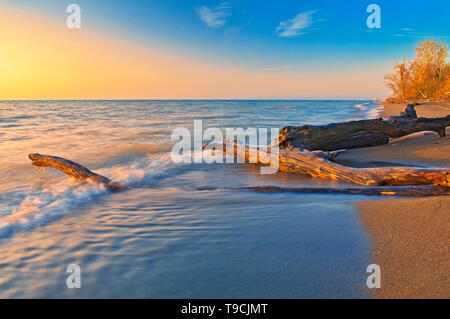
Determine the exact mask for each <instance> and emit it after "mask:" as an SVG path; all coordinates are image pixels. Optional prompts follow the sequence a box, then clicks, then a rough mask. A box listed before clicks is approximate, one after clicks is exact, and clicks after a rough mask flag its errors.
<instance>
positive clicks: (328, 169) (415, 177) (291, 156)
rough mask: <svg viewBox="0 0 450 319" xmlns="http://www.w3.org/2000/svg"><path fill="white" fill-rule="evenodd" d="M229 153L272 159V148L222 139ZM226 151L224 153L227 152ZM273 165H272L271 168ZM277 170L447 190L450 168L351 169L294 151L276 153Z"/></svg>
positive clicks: (324, 155) (324, 156) (316, 154)
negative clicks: (428, 186)
mask: <svg viewBox="0 0 450 319" xmlns="http://www.w3.org/2000/svg"><path fill="white" fill-rule="evenodd" d="M229 148H233V149H234V151H230V150H228V152H229V153H230V154H234V155H235V156H244V157H245V161H246V162H249V159H250V158H251V157H253V158H254V156H255V155H254V154H257V156H256V163H257V164H261V165H266V164H267V163H269V162H270V161H271V160H272V161H276V160H277V159H276V158H274V157H275V156H271V154H270V153H271V149H270V148H269V149H268V150H265V149H261V150H259V151H258V152H256V150H255V149H252V148H250V147H249V146H247V145H242V144H239V143H238V142H236V141H228V140H225V141H224V142H223V144H222V151H224V152H227V149H229ZM228 152H227V153H228ZM272 166H273V165H272ZM278 167H279V170H280V171H282V172H292V173H297V174H304V175H309V176H312V177H317V178H324V179H331V180H338V181H343V182H348V183H353V184H358V185H365V186H412V185H441V186H446V187H450V169H447V168H420V167H370V168H353V167H347V166H343V165H340V164H337V163H334V162H332V161H331V160H330V159H329V155H328V154H327V153H325V152H320V151H314V152H309V151H307V152H295V151H289V150H279V156H278Z"/></svg>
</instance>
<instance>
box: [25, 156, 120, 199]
mask: <svg viewBox="0 0 450 319" xmlns="http://www.w3.org/2000/svg"><path fill="white" fill-rule="evenodd" d="M28 157H29V158H30V160H31V161H32V163H31V164H32V165H35V166H37V167H53V168H55V169H57V170H60V171H61V172H63V173H65V174H67V175H69V176H70V177H73V178H75V179H78V180H86V181H88V182H92V183H95V184H100V185H104V186H106V187H107V188H108V189H110V190H123V189H126V186H124V185H120V184H117V183H114V182H112V181H111V180H110V179H109V178H107V177H105V176H102V175H99V174H97V173H94V172H92V171H90V170H89V169H87V168H86V167H84V166H83V165H80V164H78V163H75V162H72V161H70V160H67V159H65V158H61V157H56V156H50V155H41V154H39V153H31V154H29V155H28Z"/></svg>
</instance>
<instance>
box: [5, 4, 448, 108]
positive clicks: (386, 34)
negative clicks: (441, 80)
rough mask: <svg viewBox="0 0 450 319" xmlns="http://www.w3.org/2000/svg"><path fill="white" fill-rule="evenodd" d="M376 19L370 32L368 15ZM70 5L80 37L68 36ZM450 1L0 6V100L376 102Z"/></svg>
mask: <svg viewBox="0 0 450 319" xmlns="http://www.w3.org/2000/svg"><path fill="white" fill-rule="evenodd" d="M372 3H374V4H377V5H378V6H379V8H380V12H381V14H380V18H381V28H373V29H371V28H369V27H368V26H367V23H366V20H367V18H368V17H369V16H370V14H371V12H370V13H368V12H367V11H366V10H367V6H368V5H369V4H372ZM70 4H77V5H79V7H80V9H81V28H80V29H70V28H68V27H67V25H66V20H67V18H68V16H69V15H70V13H67V12H66V9H67V7H68V6H69V5H70ZM449 12H450V1H448V0H427V1H424V0H420V1H419V0H409V1H406V0H405V1H387V0H382V1H381V0H373V2H370V1H361V0H346V1H338V0H328V1H325V0H316V1H310V0H309V1H302V0H295V1H291V0H289V1H273V0H272V1H266V0H259V1H255V0H253V1H250V0H235V1H213V0H198V1H191V0H184V1H173V0H139V1H138V0H135V1H118V0H109V1H105V0H95V1H92V0H70V1H65V0H0V40H1V41H0V99H373V98H384V97H386V95H387V94H388V93H389V92H388V91H387V90H386V88H385V86H384V75H385V74H386V73H387V72H389V71H390V70H391V68H392V65H393V63H394V61H396V60H401V59H402V58H404V57H406V58H409V59H412V58H413V57H414V53H415V52H414V47H415V46H416V44H417V43H418V42H420V41H422V40H425V39H436V40H438V41H439V42H444V43H445V44H446V45H448V44H449V42H450V41H449V40H450V19H448V13H449Z"/></svg>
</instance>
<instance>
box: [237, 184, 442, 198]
mask: <svg viewBox="0 0 450 319" xmlns="http://www.w3.org/2000/svg"><path fill="white" fill-rule="evenodd" d="M231 189H248V190H253V191H257V192H262V193H283V192H289V193H302V194H305V193H306V194H355V195H378V196H412V197H414V196H417V197H419V196H450V188H449V187H443V186H428V185H427V186H406V187H405V186H393V187H347V188H335V187H279V186H248V187H231Z"/></svg>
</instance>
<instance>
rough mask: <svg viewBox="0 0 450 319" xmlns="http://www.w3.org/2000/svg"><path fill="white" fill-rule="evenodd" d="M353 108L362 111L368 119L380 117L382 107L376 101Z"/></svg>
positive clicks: (356, 105)
mask: <svg viewBox="0 0 450 319" xmlns="http://www.w3.org/2000/svg"><path fill="white" fill-rule="evenodd" d="M354 107H356V108H358V109H360V110H361V111H364V112H365V113H366V114H367V118H369V119H376V118H379V117H381V112H382V111H383V106H382V105H381V104H380V103H379V102H378V101H370V102H365V103H360V104H355V105H354Z"/></svg>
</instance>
